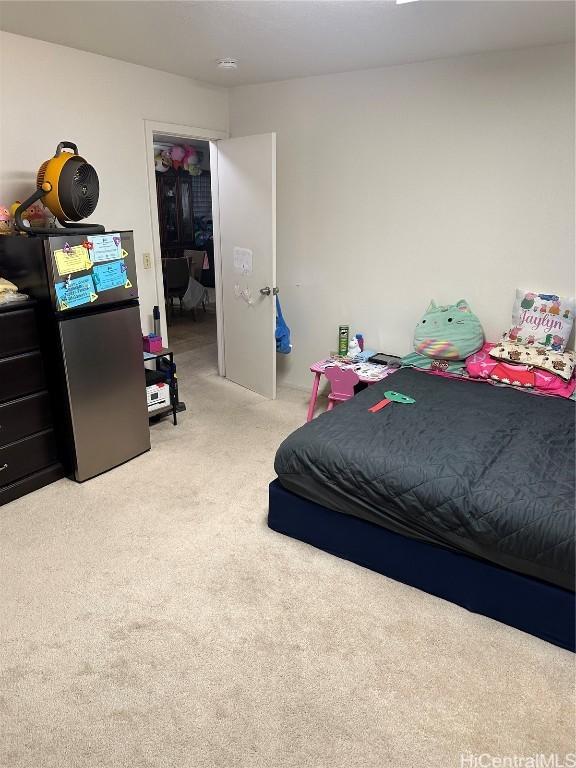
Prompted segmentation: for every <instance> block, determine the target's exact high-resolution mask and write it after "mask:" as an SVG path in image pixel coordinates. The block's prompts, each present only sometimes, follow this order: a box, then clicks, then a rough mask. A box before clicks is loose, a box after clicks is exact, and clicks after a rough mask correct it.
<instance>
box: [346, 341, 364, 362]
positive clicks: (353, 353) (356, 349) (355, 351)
mask: <svg viewBox="0 0 576 768" xmlns="http://www.w3.org/2000/svg"><path fill="white" fill-rule="evenodd" d="M361 351H362V350H361V349H360V342H359V341H358V339H357V338H356V336H353V337H352V338H351V339H350V343H349V344H348V357H350V358H352V359H353V358H355V357H358V355H359V354H360V352H361Z"/></svg>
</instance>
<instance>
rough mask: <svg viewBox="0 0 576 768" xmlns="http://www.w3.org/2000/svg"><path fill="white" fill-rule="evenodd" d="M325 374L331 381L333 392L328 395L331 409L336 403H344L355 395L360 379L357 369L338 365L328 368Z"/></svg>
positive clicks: (329, 408) (328, 409) (329, 409)
mask: <svg viewBox="0 0 576 768" xmlns="http://www.w3.org/2000/svg"><path fill="white" fill-rule="evenodd" d="M324 375H325V376H326V378H327V379H328V381H329V382H330V387H331V392H330V394H329V395H328V408H327V409H326V410H327V411H331V410H332V408H334V403H342V402H344V400H350V399H351V398H352V397H354V387H355V386H356V384H358V382H359V381H360V378H359V376H358V374H357V373H356V371H352V370H350V369H349V368H340V367H339V366H337V365H334V366H331V367H329V368H326V370H325V371H324Z"/></svg>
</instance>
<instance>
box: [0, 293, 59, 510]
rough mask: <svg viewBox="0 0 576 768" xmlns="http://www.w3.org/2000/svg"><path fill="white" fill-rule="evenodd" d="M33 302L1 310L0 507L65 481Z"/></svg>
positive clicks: (7, 305) (15, 303) (11, 304)
mask: <svg viewBox="0 0 576 768" xmlns="http://www.w3.org/2000/svg"><path fill="white" fill-rule="evenodd" d="M58 455H59V451H58V446H57V441H56V437H55V434H54V430H53V423H52V407H51V403H50V394H49V392H48V390H47V385H46V378H45V366H44V363H43V360H42V352H41V345H40V337H39V333H38V325H37V320H36V304H35V302H33V301H22V302H13V303H10V304H4V305H2V304H0V506H1V505H2V504H6V503H7V502H9V501H12V500H13V499H17V498H18V497H19V496H24V495H25V494H26V493H30V492H31V491H35V490H36V489H37V488H41V487H42V486H43V485H47V484H48V483H52V482H53V481H54V480H58V479H59V478H60V477H63V475H64V471H63V468H62V464H61V463H60V461H59V459H58Z"/></svg>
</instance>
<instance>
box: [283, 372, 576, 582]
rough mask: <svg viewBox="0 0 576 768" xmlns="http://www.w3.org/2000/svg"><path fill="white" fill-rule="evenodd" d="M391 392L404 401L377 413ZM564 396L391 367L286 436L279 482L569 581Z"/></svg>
mask: <svg viewBox="0 0 576 768" xmlns="http://www.w3.org/2000/svg"><path fill="white" fill-rule="evenodd" d="M389 389H394V390H397V391H399V392H403V393H404V394H406V395H410V396H411V397H414V398H415V399H416V402H415V403H414V404H413V405H402V404H398V403H393V404H391V405H388V406H387V407H386V408H384V409H383V410H381V411H379V412H378V413H370V412H369V411H368V409H369V407H370V406H372V405H373V404H375V403H376V402H378V401H379V400H380V399H382V397H383V396H384V392H385V391H386V390H389ZM574 413H575V407H574V402H572V401H568V400H564V399H560V398H551V397H538V396H535V395H531V394H528V393H525V392H518V391H516V390H513V389H511V388H503V387H502V388H500V387H493V386H490V385H489V384H487V383H485V382H473V381H467V380H462V381H458V380H453V379H446V378H443V377H439V376H435V375H430V374H426V373H422V372H419V371H414V370H407V369H404V370H401V371H398V372H397V373H395V374H393V376H391V377H389V378H388V379H387V380H385V381H384V382H381V383H379V384H374V385H373V386H371V387H369V388H368V389H366V390H365V391H364V392H361V393H360V394H359V395H357V396H356V397H355V398H353V399H352V400H350V401H348V402H346V403H343V404H342V405H338V406H336V408H335V409H334V410H333V411H332V412H331V413H326V414H323V415H321V416H319V417H318V418H316V419H315V420H314V421H312V422H310V423H309V424H306V425H305V426H303V427H301V428H300V429H298V430H296V432H294V433H293V434H292V435H290V436H289V437H288V438H287V439H286V440H285V441H284V442H283V443H282V445H281V446H280V448H279V449H278V453H277V455H276V461H275V468H276V472H277V474H278V477H279V479H280V481H281V483H282V485H283V486H284V487H286V488H287V489H288V490H290V491H293V492H294V493H296V494H298V495H300V496H303V497H305V498H308V499H311V500H312V501H316V502H318V503H320V504H323V505H324V506H326V507H329V508H331V509H334V510H337V511H339V512H343V513H346V514H350V515H356V516H357V517H361V518H364V519H366V520H369V521H371V522H373V523H376V524H378V525H382V526H384V527H386V528H389V529H391V530H393V531H396V532H398V533H402V534H404V535H407V536H412V537H415V538H418V539H422V540H424V541H427V542H431V543H434V544H439V545H442V546H445V547H450V548H452V549H456V550H459V551H462V552H465V553H468V554H471V555H474V556H476V557H480V558H484V559H486V560H490V561H491V562H494V563H497V564H498V565H501V566H504V567H506V568H509V569H511V570H514V571H517V572H519V573H523V574H527V575H530V576H534V577H536V578H539V579H542V580H544V581H547V582H551V583H553V584H557V585H559V586H562V587H564V588H566V589H574V494H575V491H574V483H575V480H574V455H575V454H574V426H575V425H574Z"/></svg>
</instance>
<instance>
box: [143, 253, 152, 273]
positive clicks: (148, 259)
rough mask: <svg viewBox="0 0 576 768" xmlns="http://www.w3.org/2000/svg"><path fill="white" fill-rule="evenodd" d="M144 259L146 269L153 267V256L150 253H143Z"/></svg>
mask: <svg viewBox="0 0 576 768" xmlns="http://www.w3.org/2000/svg"><path fill="white" fill-rule="evenodd" d="M142 261H143V262H144V269H152V257H151V256H150V254H149V253H143V254H142Z"/></svg>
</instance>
